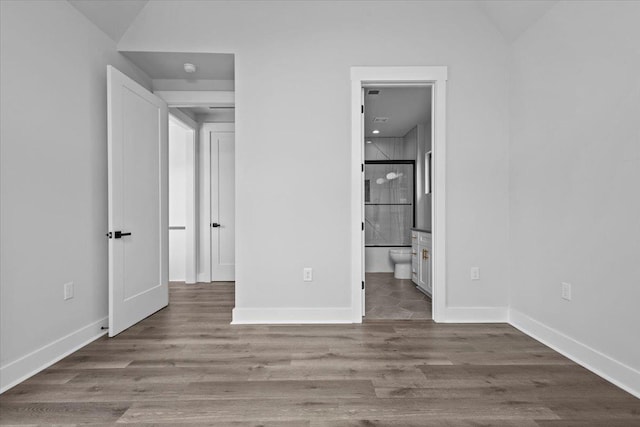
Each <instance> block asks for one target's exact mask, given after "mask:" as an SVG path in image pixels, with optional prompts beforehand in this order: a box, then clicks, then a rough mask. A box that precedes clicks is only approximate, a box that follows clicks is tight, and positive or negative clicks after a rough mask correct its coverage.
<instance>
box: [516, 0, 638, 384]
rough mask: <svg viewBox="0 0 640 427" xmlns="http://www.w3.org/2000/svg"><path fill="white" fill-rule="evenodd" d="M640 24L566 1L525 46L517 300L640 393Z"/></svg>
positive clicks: (578, 352) (633, 8)
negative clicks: (564, 291) (565, 286)
mask: <svg viewBox="0 0 640 427" xmlns="http://www.w3.org/2000/svg"><path fill="white" fill-rule="evenodd" d="M638 22H640V3H638V2H561V3H559V4H557V5H556V6H555V7H554V8H553V9H551V10H550V11H549V13H548V14H547V15H545V16H544V17H543V18H542V20H541V21H540V22H539V23H538V24H537V25H536V26H535V27H533V28H532V29H530V30H529V31H528V32H527V33H525V34H524V35H523V36H522V37H521V38H520V39H519V40H518V41H517V42H516V43H515V45H514V50H513V53H514V55H513V68H512V74H513V77H512V78H513V81H512V86H513V89H512V97H511V105H512V115H511V119H512V121H511V123H512V126H511V133H512V139H511V144H510V153H511V165H510V179H511V188H510V199H511V203H510V223H511V245H510V247H511V250H510V254H511V256H510V264H511V267H512V268H511V283H512V289H511V302H510V304H511V308H512V311H513V313H512V319H513V321H514V323H516V324H517V325H520V326H524V327H525V328H526V329H529V330H530V331H532V332H534V333H536V334H537V335H538V336H541V337H543V338H544V337H546V340H545V341H546V342H548V343H550V344H552V345H554V346H556V347H557V348H559V349H561V350H563V351H565V352H567V354H570V355H572V356H573V357H574V358H576V359H578V360H580V361H582V362H583V363H585V364H586V365H589V366H591V367H592V368H595V369H596V370H597V371H599V372H600V373H602V374H604V375H605V376H607V377H608V378H610V379H613V380H614V381H617V382H618V383H619V384H622V385H626V387H627V389H635V393H636V395H638V396H640V309H639V304H640V262H638V257H640V49H639V44H638V43H639V41H640V25H638ZM561 282H569V283H571V284H572V285H573V295H572V300H571V301H570V302H569V301H565V300H563V299H561V298H560V289H561V285H560V283H561Z"/></svg>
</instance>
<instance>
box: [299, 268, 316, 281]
mask: <svg viewBox="0 0 640 427" xmlns="http://www.w3.org/2000/svg"><path fill="white" fill-rule="evenodd" d="M302 280H304V281H305V282H312V281H313V268H311V267H305V268H304V269H303V270H302Z"/></svg>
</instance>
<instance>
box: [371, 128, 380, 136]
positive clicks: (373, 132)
mask: <svg viewBox="0 0 640 427" xmlns="http://www.w3.org/2000/svg"><path fill="white" fill-rule="evenodd" d="M371 133H372V134H374V135H377V134H379V133H380V131H379V130H378V129H374V130H372V131H371Z"/></svg>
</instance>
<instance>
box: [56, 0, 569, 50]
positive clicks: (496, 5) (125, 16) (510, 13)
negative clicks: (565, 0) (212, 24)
mask: <svg viewBox="0 0 640 427" xmlns="http://www.w3.org/2000/svg"><path fill="white" fill-rule="evenodd" d="M67 1H68V2H69V3H71V5H72V6H73V7H75V8H76V9H77V10H78V11H80V13H82V14H83V15H84V16H86V17H87V18H88V19H89V20H90V21H91V22H93V23H94V24H95V25H96V26H97V27H98V28H100V29H101V30H102V31H103V32H105V33H106V34H107V35H108V36H109V37H110V38H111V39H112V40H114V41H115V42H116V43H117V42H119V41H120V39H121V38H122V36H123V35H124V34H125V33H126V32H127V30H128V29H129V27H130V26H131V25H132V24H133V22H134V21H135V19H136V17H137V16H138V14H139V13H140V11H141V10H142V9H144V7H145V6H146V5H147V3H148V2H149V0H127V1H117V0H67ZM558 1H559V0H478V1H475V2H472V3H473V4H474V5H475V6H476V7H478V9H480V10H481V11H482V13H484V14H485V15H486V16H487V18H488V19H489V20H490V21H491V22H492V23H493V24H494V25H495V26H496V28H497V29H498V31H499V32H500V33H502V35H503V36H504V38H505V40H507V42H509V43H511V42H513V41H515V40H516V39H517V38H518V37H520V35H522V34H523V33H524V32H525V31H526V30H527V29H529V28H530V27H531V26H532V25H534V24H535V23H536V22H537V21H538V20H539V19H540V18H541V17H542V16H543V15H544V14H545V13H546V12H547V11H548V10H549V9H550V8H551V7H553V5H555V4H556V3H557V2H558Z"/></svg>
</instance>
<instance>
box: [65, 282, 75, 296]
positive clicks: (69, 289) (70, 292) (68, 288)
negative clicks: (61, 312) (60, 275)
mask: <svg viewBox="0 0 640 427" xmlns="http://www.w3.org/2000/svg"><path fill="white" fill-rule="evenodd" d="M71 298H73V282H69V283H65V284H64V299H65V300H68V299H71Z"/></svg>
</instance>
